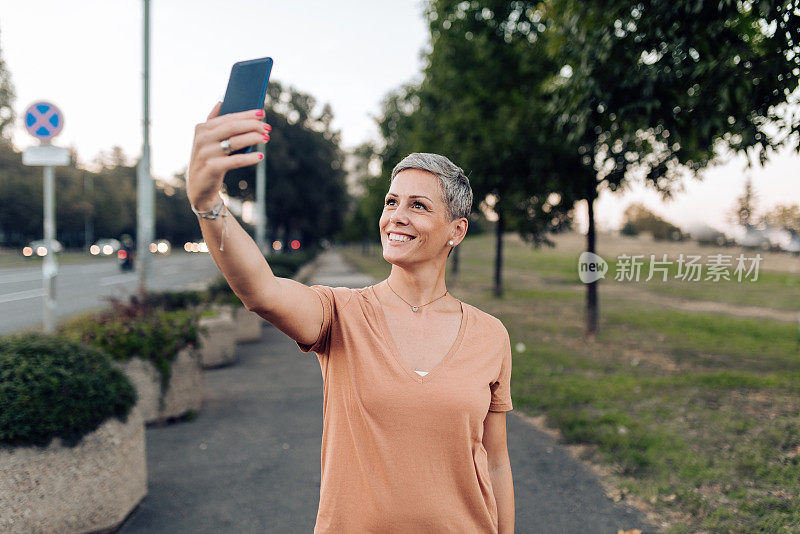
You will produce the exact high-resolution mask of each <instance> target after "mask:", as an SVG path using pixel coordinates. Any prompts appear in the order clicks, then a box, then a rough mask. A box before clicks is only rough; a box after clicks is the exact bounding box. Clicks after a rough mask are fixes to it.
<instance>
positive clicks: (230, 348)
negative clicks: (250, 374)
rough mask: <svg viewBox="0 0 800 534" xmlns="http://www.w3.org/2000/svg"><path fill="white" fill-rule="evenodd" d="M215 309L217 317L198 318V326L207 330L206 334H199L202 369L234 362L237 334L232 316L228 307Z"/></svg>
mask: <svg viewBox="0 0 800 534" xmlns="http://www.w3.org/2000/svg"><path fill="white" fill-rule="evenodd" d="M217 309H218V311H219V315H217V316H215V317H201V318H200V326H201V327H205V328H207V329H208V332H206V333H204V334H203V333H201V334H200V357H201V362H202V365H203V369H211V368H214V367H221V366H223V365H230V364H232V363H235V362H236V338H237V332H236V325H235V323H234V320H233V314H232V313H231V310H230V308H229V307H219V308H217ZM245 311H247V310H245Z"/></svg>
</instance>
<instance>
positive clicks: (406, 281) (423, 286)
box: [386, 265, 448, 305]
mask: <svg viewBox="0 0 800 534" xmlns="http://www.w3.org/2000/svg"><path fill="white" fill-rule="evenodd" d="M386 281H387V282H388V284H389V285H390V286H391V287H390V288H387V289H389V291H392V290H394V291H395V292H396V293H397V294H399V295H400V296H401V297H403V299H405V300H407V301H408V302H409V303H410V304H414V305H424V304H425V303H427V302H430V301H432V300H433V299H436V298H439V297H441V296H442V295H444V293H445V291H447V286H446V285H445V282H444V273H442V275H441V276H438V277H430V278H429V277H422V276H415V275H413V274H412V273H409V272H408V271H407V270H404V269H402V268H399V267H397V266H396V265H393V266H392V272H391V274H389V277H388V278H387V279H386ZM447 298H448V297H444V298H442V299H441V300H442V301H443V300H446V299H447ZM439 302H441V301H439Z"/></svg>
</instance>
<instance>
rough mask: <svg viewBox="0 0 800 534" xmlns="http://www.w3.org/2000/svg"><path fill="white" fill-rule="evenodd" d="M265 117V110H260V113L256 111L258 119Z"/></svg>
mask: <svg viewBox="0 0 800 534" xmlns="http://www.w3.org/2000/svg"><path fill="white" fill-rule="evenodd" d="M263 116H264V110H263V109H259V110H258V111H256V117H263Z"/></svg>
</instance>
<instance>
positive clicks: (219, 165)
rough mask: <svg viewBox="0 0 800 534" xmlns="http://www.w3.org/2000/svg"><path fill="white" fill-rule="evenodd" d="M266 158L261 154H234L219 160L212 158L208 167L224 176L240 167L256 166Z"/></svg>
mask: <svg viewBox="0 0 800 534" xmlns="http://www.w3.org/2000/svg"><path fill="white" fill-rule="evenodd" d="M263 158H264V155H263V154H262V153H261V152H255V151H253V152H250V153H249V154H233V155H231V156H222V157H218V158H211V159H210V160H209V161H208V167H209V168H210V169H211V171H212V172H214V173H215V174H222V173H225V172H228V171H229V170H231V169H238V168H240V167H247V166H249V165H255V164H256V163H258V162H259V161H261V160H262V159H263Z"/></svg>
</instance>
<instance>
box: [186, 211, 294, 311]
mask: <svg viewBox="0 0 800 534" xmlns="http://www.w3.org/2000/svg"><path fill="white" fill-rule="evenodd" d="M198 209H208V208H205V207H198ZM225 212H226V213H228V215H227V217H223V216H222V215H220V216H219V217H217V218H216V219H206V218H202V217H200V216H198V217H197V220H198V223H199V224H200V230H201V231H202V233H203V239H204V240H205V242H206V245H207V246H208V252H209V253H210V254H211V257H212V258H213V259H214V263H216V264H217V267H218V268H219V270H220V271H221V272H222V274H223V276H225V278H226V279H227V281H228V284H230V286H231V289H233V291H234V293H236V295H237V296H238V297H239V298H240V299H241V301H242V302H243V303H244V305H245V306H246V307H247V308H249V309H257V308H258V307H259V306H262V305H263V303H262V302H259V300H261V301H263V300H265V298H266V300H269V294H270V292H271V291H277V290H278V287H277V280H276V278H275V275H274V274H273V273H272V270H271V269H270V268H269V265H268V263H267V260H266V259H265V258H264V255H263V254H262V253H261V251H260V250H259V248H258V245H256V243H255V241H253V239H252V238H251V237H250V235H249V234H248V233H247V232H246V231H245V230H244V228H242V226H241V225H240V224H239V222H238V221H237V220H236V217H234V215H233V214H232V213H230V212H227V208H225ZM225 226H226V230H227V235H226V236H225V237H224V241H223V236H222V233H223V227H225ZM221 241H222V248H223V250H220V242H221Z"/></svg>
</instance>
